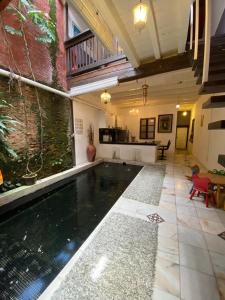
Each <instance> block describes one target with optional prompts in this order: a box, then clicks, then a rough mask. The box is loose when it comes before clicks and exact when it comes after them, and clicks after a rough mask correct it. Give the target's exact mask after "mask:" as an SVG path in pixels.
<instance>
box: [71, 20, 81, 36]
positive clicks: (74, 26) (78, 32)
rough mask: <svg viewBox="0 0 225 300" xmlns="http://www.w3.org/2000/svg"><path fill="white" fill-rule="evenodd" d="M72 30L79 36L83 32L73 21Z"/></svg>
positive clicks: (74, 34)
mask: <svg viewBox="0 0 225 300" xmlns="http://www.w3.org/2000/svg"><path fill="white" fill-rule="evenodd" d="M72 32H73V36H77V35H78V34H80V33H81V31H80V29H79V28H78V27H77V26H76V25H75V24H74V22H72Z"/></svg>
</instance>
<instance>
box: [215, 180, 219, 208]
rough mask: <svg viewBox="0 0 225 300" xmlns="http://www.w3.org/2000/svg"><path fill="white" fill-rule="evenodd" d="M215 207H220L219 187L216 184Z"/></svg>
mask: <svg viewBox="0 0 225 300" xmlns="http://www.w3.org/2000/svg"><path fill="white" fill-rule="evenodd" d="M216 207H217V208H219V207H220V185H219V184H217V191H216Z"/></svg>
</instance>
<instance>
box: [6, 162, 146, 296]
mask: <svg viewBox="0 0 225 300" xmlns="http://www.w3.org/2000/svg"><path fill="white" fill-rule="evenodd" d="M140 169H141V167H139V166H131V165H126V166H123V165H121V164H112V163H103V164H100V165H98V166H96V167H93V168H91V169H89V170H87V171H84V172H82V173H80V174H77V175H76V176H74V177H73V181H72V182H71V183H69V184H66V185H65V186H63V187H62V188H60V189H58V190H56V191H54V192H51V193H50V194H48V195H46V196H44V197H41V198H40V199H38V200H39V201H38V202H35V204H33V205H32V206H29V207H27V208H26V209H24V210H22V211H20V212H16V213H15V214H14V215H12V216H11V217H10V218H9V219H7V220H6V221H4V222H1V223H0V299H1V300H2V299H7V300H8V299H21V300H30V299H37V297H38V296H39V295H40V294H41V293H42V292H43V291H44V289H45V288H46V287H47V286H48V285H49V284H50V282H51V281H52V280H53V279H54V278H55V277H56V275H57V274H58V273H59V272H60V271H61V270H62V268H63V267H64V266H65V264H66V263H67V262H68V261H69V260H70V258H71V257H72V256H73V254H74V253H75V252H76V251H77V250H78V248H79V247H80V246H81V245H82V243H83V242H84V241H85V240H86V239H87V237H88V236H89V235H90V233H91V232H92V231H93V230H94V228H95V227H96V226H97V225H98V223H99V222H100V221H101V220H102V219H103V217H104V216H105V215H106V213H107V212H108V211H109V209H110V208H111V207H112V206H113V204H114V203H115V201H116V200H117V199H118V198H119V196H120V195H121V194H122V193H123V191H124V190H125V189H126V187H127V186H128V185H129V183H130V182H131V181H132V180H133V178H134V177H135V176H136V175H137V173H138V172H139V171H140Z"/></svg>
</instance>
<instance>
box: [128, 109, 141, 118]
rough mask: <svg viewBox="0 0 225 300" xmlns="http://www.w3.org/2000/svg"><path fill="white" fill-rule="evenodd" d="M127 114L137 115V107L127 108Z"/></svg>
mask: <svg viewBox="0 0 225 300" xmlns="http://www.w3.org/2000/svg"><path fill="white" fill-rule="evenodd" d="M129 114H130V115H133V116H135V115H138V114H139V109H137V108H132V109H130V110H129Z"/></svg>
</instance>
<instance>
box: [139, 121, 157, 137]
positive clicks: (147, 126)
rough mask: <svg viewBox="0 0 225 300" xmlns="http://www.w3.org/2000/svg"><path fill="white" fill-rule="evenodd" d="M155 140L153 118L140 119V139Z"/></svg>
mask: <svg viewBox="0 0 225 300" xmlns="http://www.w3.org/2000/svg"><path fill="white" fill-rule="evenodd" d="M154 138H155V118H146V119H140V139H142V140H146V139H154Z"/></svg>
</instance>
